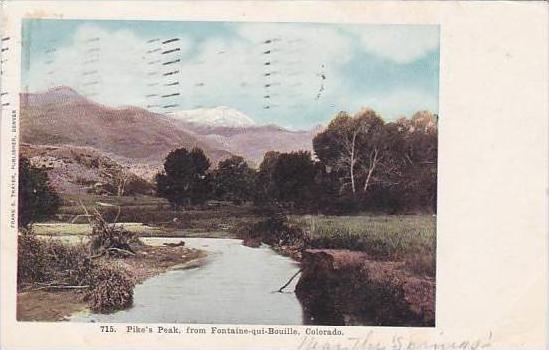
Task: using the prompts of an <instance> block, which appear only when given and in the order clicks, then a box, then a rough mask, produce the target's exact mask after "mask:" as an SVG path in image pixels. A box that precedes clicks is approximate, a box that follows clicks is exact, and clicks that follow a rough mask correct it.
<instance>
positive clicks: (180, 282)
mask: <svg viewBox="0 0 549 350" xmlns="http://www.w3.org/2000/svg"><path fill="white" fill-rule="evenodd" d="M143 240H144V241H145V243H147V244H151V245H159V244H162V243H165V242H179V241H180V240H181V238H143ZM183 240H184V241H185V246H186V247H189V248H196V249H201V250H205V251H207V252H208V257H207V260H206V264H204V265H202V266H200V267H197V268H192V269H187V270H171V271H168V272H166V273H163V274H160V275H158V276H155V277H152V278H150V279H148V280H146V281H145V282H143V283H141V284H139V285H137V286H136V287H135V289H134V303H133V306H132V307H131V308H129V309H127V310H122V311H117V312H114V313H111V314H93V313H88V314H77V315H74V316H73V317H72V318H71V321H76V322H128V323H134V322H146V323H226V324H277V325H299V324H303V311H302V308H301V305H300V303H299V301H298V300H297V298H296V296H295V294H294V293H293V290H294V288H295V284H296V283H297V280H298V279H297V278H296V279H294V281H292V283H291V284H290V285H289V286H288V287H287V288H286V289H285V290H286V291H287V292H284V293H278V292H274V291H276V290H277V289H278V288H280V286H282V285H283V284H284V283H286V282H287V281H288V279H289V278H290V277H291V276H292V275H293V274H294V273H296V272H297V271H298V269H299V266H298V264H297V263H296V262H295V261H293V260H292V259H290V258H287V257H283V256H281V255H279V254H277V253H275V252H274V251H273V250H272V249H270V248H269V247H268V246H265V245H262V246H261V247H259V248H250V247H246V246H244V245H242V243H241V241H240V240H237V239H216V238H184V239H183Z"/></svg>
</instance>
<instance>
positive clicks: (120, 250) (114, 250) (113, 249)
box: [107, 247, 135, 255]
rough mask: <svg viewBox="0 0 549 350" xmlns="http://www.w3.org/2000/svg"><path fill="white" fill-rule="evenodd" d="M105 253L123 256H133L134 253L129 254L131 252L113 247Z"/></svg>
mask: <svg viewBox="0 0 549 350" xmlns="http://www.w3.org/2000/svg"><path fill="white" fill-rule="evenodd" d="M107 251H109V252H117V253H121V254H125V255H135V253H134V252H131V251H129V250H126V249H120V248H115V247H110V248H107Z"/></svg>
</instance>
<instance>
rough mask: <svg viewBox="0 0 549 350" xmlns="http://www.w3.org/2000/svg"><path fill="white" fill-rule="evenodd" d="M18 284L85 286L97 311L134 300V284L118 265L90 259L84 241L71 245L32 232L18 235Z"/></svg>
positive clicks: (128, 303)
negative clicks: (39, 236) (43, 237)
mask: <svg viewBox="0 0 549 350" xmlns="http://www.w3.org/2000/svg"><path fill="white" fill-rule="evenodd" d="M18 244H19V246H18V250H17V252H18V262H17V286H18V289H19V288H21V287H24V286H26V285H33V284H38V285H45V286H46V285H55V286H82V287H84V288H83V290H84V293H85V294H84V299H85V300H87V301H88V303H89V305H90V308H91V309H92V310H93V311H97V312H111V311H115V310H119V309H124V308H127V307H129V306H131V305H132V303H133V287H134V285H135V283H134V281H133V279H132V278H131V276H130V275H129V273H128V272H127V271H126V270H125V269H123V268H122V267H120V266H119V265H116V264H113V265H111V264H112V262H109V264H107V263H106V262H100V261H94V260H92V259H90V257H89V255H88V254H89V253H88V250H87V248H86V247H85V246H84V245H83V244H77V245H69V244H64V243H62V242H60V241H56V240H45V239H39V238H37V237H36V236H34V235H33V234H31V233H27V234H23V235H20V236H19V237H18Z"/></svg>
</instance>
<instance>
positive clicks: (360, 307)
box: [296, 249, 435, 326]
mask: <svg viewBox="0 0 549 350" xmlns="http://www.w3.org/2000/svg"><path fill="white" fill-rule="evenodd" d="M403 265H404V263H401V262H390V261H376V260H372V259H371V258H370V257H369V256H368V255H367V254H366V253H363V252H354V251H349V250H338V249H308V250H305V251H304V252H303V256H302V259H301V267H302V270H303V271H302V275H301V278H300V279H299V282H298V284H297V286H296V295H297V297H298V298H299V300H300V301H301V303H302V305H303V307H304V312H305V316H306V319H308V320H309V321H310V323H311V324H326V325H379V326H434V315H435V282H434V280H433V279H431V278H428V277H420V276H414V275H411V274H410V273H409V272H407V271H406V270H405V269H404V266H403Z"/></svg>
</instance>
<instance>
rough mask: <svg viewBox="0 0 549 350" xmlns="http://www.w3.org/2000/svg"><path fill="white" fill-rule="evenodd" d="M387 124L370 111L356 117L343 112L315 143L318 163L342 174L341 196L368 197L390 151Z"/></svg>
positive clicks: (320, 134) (319, 135)
mask: <svg viewBox="0 0 549 350" xmlns="http://www.w3.org/2000/svg"><path fill="white" fill-rule="evenodd" d="M384 124H385V123H384V121H383V119H381V117H380V116H379V115H377V113H376V112H374V111H373V110H371V109H363V110H361V111H360V112H358V113H357V114H356V115H355V116H351V115H349V114H348V113H346V112H340V113H339V114H338V115H336V117H335V118H334V119H333V120H332V121H331V122H330V124H329V125H328V127H327V128H326V130H324V131H323V132H321V133H319V134H318V135H317V136H316V137H315V138H314V139H313V148H314V151H315V154H316V156H317V157H318V159H319V160H320V161H321V162H322V163H323V164H325V165H326V166H327V167H328V168H330V171H336V172H337V173H339V174H340V182H341V187H340V192H341V193H345V192H348V191H350V192H351V193H352V195H353V196H355V195H356V194H358V193H360V192H362V193H366V192H367V191H368V188H369V186H370V185H371V183H372V180H373V177H374V176H375V175H376V173H377V172H379V168H380V167H381V164H382V162H383V161H384V160H386V159H385V158H386V156H387V151H388V150H389V149H390V147H388V145H387V143H386V141H387V140H386V139H385V136H386V134H385V129H384Z"/></svg>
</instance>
